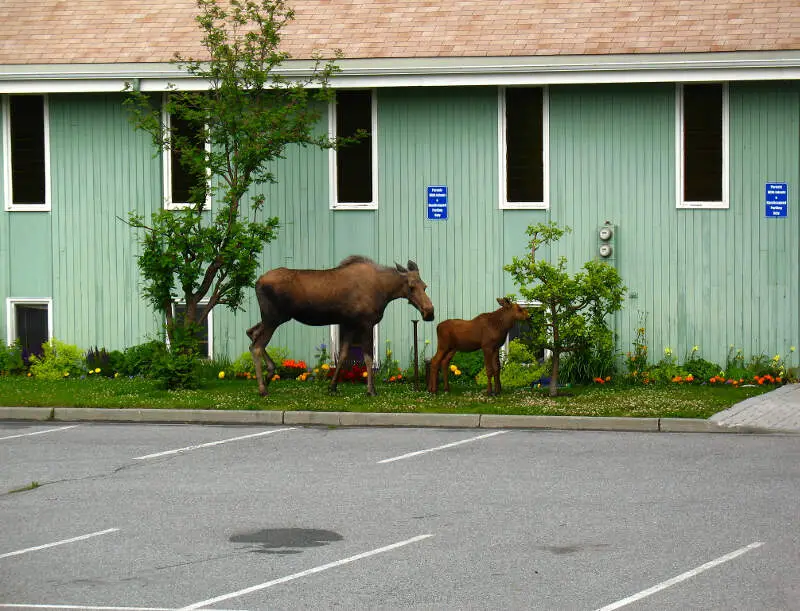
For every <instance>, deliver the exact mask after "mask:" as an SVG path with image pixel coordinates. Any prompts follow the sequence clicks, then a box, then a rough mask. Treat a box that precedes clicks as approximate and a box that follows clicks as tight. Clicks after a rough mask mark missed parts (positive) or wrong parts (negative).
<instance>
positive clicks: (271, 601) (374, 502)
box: [0, 422, 800, 611]
mask: <svg viewBox="0 0 800 611" xmlns="http://www.w3.org/2000/svg"><path fill="white" fill-rule="evenodd" d="M33 482H37V483H38V487H33V486H32V485H31V484H32V483H33ZM15 490H18V491H15ZM12 491H15V492H12ZM798 506H800V437H798V436H781V435H719V434H714V435H712V434H679V433H670V434H663V433H662V434H654V433H631V432H626V433H618V432H591V431H531V430H510V431H504V430H497V431H489V432H487V431H480V430H474V429H472V430H466V429H463V430H460V429H411V428H372V429H370V428H325V427H305V428H304V427H289V426H274V427H270V426H247V427H242V426H202V425H147V424H108V423H104V424H100V423H94V424H90V423H81V424H70V423H55V422H49V423H33V422H0V525H1V526H0V607H2V608H13V609H26V608H37V609H76V608H77V609H109V610H122V609H131V610H133V609H153V610H155V609H200V608H207V609H249V610H255V609H335V608H341V609H570V610H571V609H586V610H597V609H603V610H604V611H605V610H610V609H616V608H626V609H635V610H642V609H798V608H800V604H799V603H798V601H800V574H799V573H798V568H797V567H798V566H800V511H798Z"/></svg>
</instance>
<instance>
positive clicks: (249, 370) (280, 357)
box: [230, 346, 289, 377]
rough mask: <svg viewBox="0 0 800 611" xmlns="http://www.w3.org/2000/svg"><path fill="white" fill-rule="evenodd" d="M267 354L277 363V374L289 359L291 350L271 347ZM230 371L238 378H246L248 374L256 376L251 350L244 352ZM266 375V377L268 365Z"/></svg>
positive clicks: (232, 364) (234, 362)
mask: <svg viewBox="0 0 800 611" xmlns="http://www.w3.org/2000/svg"><path fill="white" fill-rule="evenodd" d="M267 354H269V357H270V358H271V359H272V361H273V362H274V363H275V367H276V372H277V371H278V370H279V369H280V366H281V364H282V363H283V362H284V361H286V360H288V359H289V349H288V348H285V347H283V346H270V347H269V348H267ZM230 369H231V370H232V371H233V374H234V375H235V376H236V377H244V376H246V375H247V374H250V375H251V376H254V375H255V374H256V369H255V364H254V363H253V355H252V354H250V351H249V350H248V351H246V352H242V354H241V355H239V358H237V359H236V360H235V361H233V363H231V365H230ZM264 375H266V365H265V369H264Z"/></svg>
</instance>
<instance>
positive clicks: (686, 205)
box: [675, 83, 730, 210]
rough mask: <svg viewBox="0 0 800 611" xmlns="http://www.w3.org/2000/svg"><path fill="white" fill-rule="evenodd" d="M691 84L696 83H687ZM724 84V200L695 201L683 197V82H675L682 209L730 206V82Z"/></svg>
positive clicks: (678, 196) (677, 188) (678, 188)
mask: <svg viewBox="0 0 800 611" xmlns="http://www.w3.org/2000/svg"><path fill="white" fill-rule="evenodd" d="M687 84H689V85H692V84H696V83H687ZM721 84H722V201H718V202H700V201H698V202H694V201H684V199H683V193H684V188H683V186H684V185H683V178H684V171H685V168H684V162H685V155H684V149H683V142H684V126H683V86H684V84H683V83H676V84H675V168H676V170H677V171H676V172H675V173H676V180H675V200H676V201H675V207H676V208H681V209H698V208H700V209H703V208H705V209H716V210H723V209H726V208H729V207H730V185H729V182H730V110H729V106H730V99H729V88H728V83H721Z"/></svg>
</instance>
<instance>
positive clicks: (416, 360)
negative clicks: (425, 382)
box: [411, 320, 419, 390]
mask: <svg viewBox="0 0 800 611" xmlns="http://www.w3.org/2000/svg"><path fill="white" fill-rule="evenodd" d="M418 322H419V321H418V320H412V321H411V324H412V325H414V390H419V354H418V352H417V323H418Z"/></svg>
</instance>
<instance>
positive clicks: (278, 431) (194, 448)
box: [133, 426, 297, 460]
mask: <svg viewBox="0 0 800 611" xmlns="http://www.w3.org/2000/svg"><path fill="white" fill-rule="evenodd" d="M295 428H297V427H294V426H293V427H290V428H286V429H275V430H272V431H262V432H261V433H253V434H252V435H242V436H241V437H231V438H230V439H220V440H219V441H210V442H209V443H199V444H197V445H194V446H186V447H185V448H178V449H177V450H167V451H166V452H156V453H155V454H147V455H146V456H137V457H136V458H134V459H133V460H147V459H148V458H157V457H159V456H168V455H170V454H180V453H182V452H189V451H191V450H197V449H198V448H209V447H211V446H218V445H220V444H223V443H230V442H231V441H240V440H242V439H250V438H252V437H262V436H263V435H272V433H280V432H282V431H293V430H295Z"/></svg>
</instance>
